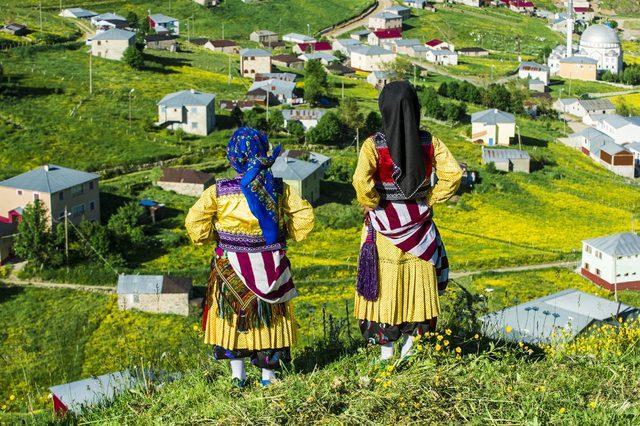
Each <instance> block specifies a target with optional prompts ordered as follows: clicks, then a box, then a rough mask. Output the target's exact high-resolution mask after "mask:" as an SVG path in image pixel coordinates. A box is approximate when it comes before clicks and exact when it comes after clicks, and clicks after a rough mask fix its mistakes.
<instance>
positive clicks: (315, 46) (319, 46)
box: [291, 41, 333, 55]
mask: <svg viewBox="0 0 640 426" xmlns="http://www.w3.org/2000/svg"><path fill="white" fill-rule="evenodd" d="M291 50H292V51H293V53H296V54H298V55H302V54H304V53H313V52H325V53H326V52H331V51H332V50H333V47H332V46H331V43H329V42H328V41H315V42H313V43H300V44H296V45H295V46H293V49H291Z"/></svg>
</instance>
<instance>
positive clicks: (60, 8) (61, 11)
mask: <svg viewBox="0 0 640 426" xmlns="http://www.w3.org/2000/svg"><path fill="white" fill-rule="evenodd" d="M60 12H62V0H60Z"/></svg>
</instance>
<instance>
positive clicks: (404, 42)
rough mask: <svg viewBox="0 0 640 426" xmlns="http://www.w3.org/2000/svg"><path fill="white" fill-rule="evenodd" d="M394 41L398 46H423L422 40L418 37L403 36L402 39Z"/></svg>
mask: <svg viewBox="0 0 640 426" xmlns="http://www.w3.org/2000/svg"><path fill="white" fill-rule="evenodd" d="M392 43H395V45H396V46H421V45H422V42H421V41H420V40H418V39H417V38H401V39H400V40H395V41H393V42H392Z"/></svg>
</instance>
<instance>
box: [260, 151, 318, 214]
mask: <svg viewBox="0 0 640 426" xmlns="http://www.w3.org/2000/svg"><path fill="white" fill-rule="evenodd" d="M271 171H272V172H273V175H274V176H275V177H277V178H281V179H282V180H283V181H284V182H285V183H287V184H288V185H289V186H290V187H291V189H292V190H294V191H295V192H297V193H298V194H299V195H300V196H301V197H302V198H304V199H306V200H307V201H309V202H311V203H313V202H315V201H317V200H318V198H320V181H321V180H322V177H323V176H324V171H325V169H324V167H323V166H322V164H320V163H319V162H315V161H312V159H311V158H309V157H300V156H298V157H297V158H296V157H293V156H289V155H281V156H280V157H278V158H276V161H275V162H274V163H273V166H272V167H271Z"/></svg>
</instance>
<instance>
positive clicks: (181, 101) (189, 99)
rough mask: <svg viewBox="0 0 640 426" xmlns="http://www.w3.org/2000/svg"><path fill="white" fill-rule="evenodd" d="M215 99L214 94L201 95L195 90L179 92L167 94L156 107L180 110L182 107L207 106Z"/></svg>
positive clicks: (201, 93)
mask: <svg viewBox="0 0 640 426" xmlns="http://www.w3.org/2000/svg"><path fill="white" fill-rule="evenodd" d="M215 99H216V95H215V93H203V92H198V91H196V90H193V89H191V90H181V91H179V92H175V93H169V94H168V95H166V96H165V97H164V98H162V99H161V100H160V102H158V105H162V106H166V107H170V108H182V107H183V106H193V105H195V106H207V105H209V104H210V103H212V102H213V101H214V100H215Z"/></svg>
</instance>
